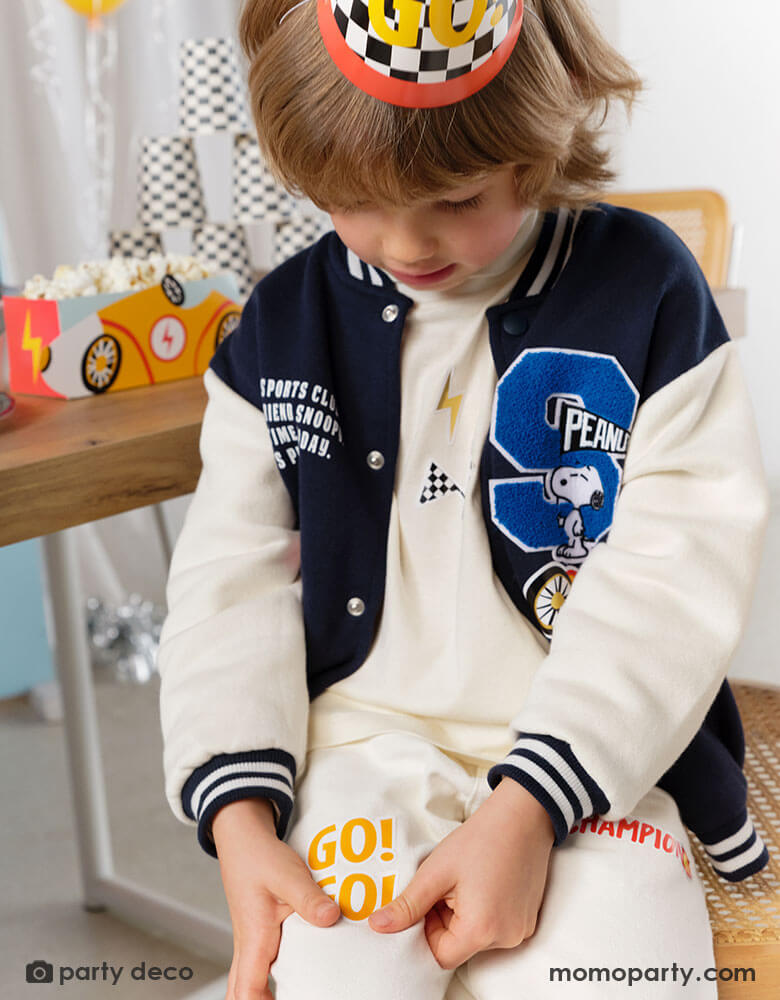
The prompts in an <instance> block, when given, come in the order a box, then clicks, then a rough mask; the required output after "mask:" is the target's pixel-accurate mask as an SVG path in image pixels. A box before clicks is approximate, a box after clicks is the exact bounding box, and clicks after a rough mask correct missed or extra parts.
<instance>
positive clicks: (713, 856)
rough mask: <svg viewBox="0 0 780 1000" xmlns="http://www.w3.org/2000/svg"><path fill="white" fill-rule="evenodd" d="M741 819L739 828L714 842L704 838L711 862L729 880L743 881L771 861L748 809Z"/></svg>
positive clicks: (704, 845)
mask: <svg viewBox="0 0 780 1000" xmlns="http://www.w3.org/2000/svg"><path fill="white" fill-rule="evenodd" d="M738 823H739V826H738V829H737V830H736V832H734V833H732V834H731V835H730V836H726V837H721V838H720V839H719V840H718V841H717V842H715V843H712V844H705V843H704V841H702V846H703V847H704V850H705V851H706V852H707V854H708V855H709V859H710V864H711V865H712V867H713V868H714V869H715V871H716V872H717V873H718V875H720V876H721V877H722V878H725V879H727V880H728V881H729V882H741V881H742V879H745V878H747V877H748V875H755V873H756V872H758V871H761V869H762V868H763V867H764V866H765V865H767V864H769V852H768V851H767V849H766V845H765V844H764V841H763V840H762V839H761V837H759V835H758V832H757V830H756V828H755V827H754V826H753V820H752V819H751V818H750V816H748V814H747V811H745V812H744V813H743V814H742V816H740V818H739V821H738ZM735 825H736V824H735Z"/></svg>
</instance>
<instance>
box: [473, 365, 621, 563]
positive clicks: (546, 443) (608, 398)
mask: <svg viewBox="0 0 780 1000" xmlns="http://www.w3.org/2000/svg"><path fill="white" fill-rule="evenodd" d="M638 400H639V394H638V392H637V390H636V389H635V387H634V386H633V384H632V383H631V381H630V379H629V378H628V376H627V375H626V373H625V372H624V371H623V368H622V367H621V365H620V364H619V363H618V361H617V360H616V359H615V358H613V357H609V356H607V355H603V354H591V353H589V352H586V351H565V350H547V349H541V348H534V349H530V350H527V351H524V352H523V353H522V354H521V355H520V356H519V357H518V358H517V360H516V361H515V362H514V363H513V364H512V366H511V367H510V368H508V369H507V371H506V372H505V374H504V375H503V377H502V378H501V380H500V381H499V383H498V387H497V389H496V396H495V400H494V404H493V418H492V422H491V428H490V440H491V442H492V444H493V445H494V446H495V447H496V448H497V449H498V451H499V452H501V454H502V455H503V456H504V457H505V458H506V459H507V460H508V461H509V462H511V464H512V465H513V466H514V467H515V468H516V469H517V473H518V474H517V476H515V477H514V478H512V479H494V480H491V482H490V504H491V518H492V520H493V523H494V524H495V525H496V526H497V527H498V528H499V529H500V530H501V531H502V532H503V533H504V534H505V535H507V536H508V537H509V538H510V539H511V540H512V541H513V542H514V543H515V544H516V545H518V546H519V547H520V548H521V549H522V550H523V551H524V552H545V551H549V553H550V556H551V558H552V559H553V560H554V562H555V563H556V564H557V565H559V566H562V567H564V568H565V569H567V570H576V568H577V567H579V566H580V565H581V564H582V562H583V561H584V560H585V558H587V556H588V554H589V552H590V551H591V550H592V549H593V547H594V546H595V545H597V544H598V542H599V541H601V540H602V539H603V538H604V537H605V536H606V534H607V532H608V531H609V527H610V525H611V523H612V516H613V512H614V509H615V501H616V500H617V495H618V490H619V487H620V480H621V476H622V471H623V463H624V460H625V457H626V451H627V449H628V441H629V438H630V435H631V428H632V426H633V422H634V417H635V415H636V408H637V404H638Z"/></svg>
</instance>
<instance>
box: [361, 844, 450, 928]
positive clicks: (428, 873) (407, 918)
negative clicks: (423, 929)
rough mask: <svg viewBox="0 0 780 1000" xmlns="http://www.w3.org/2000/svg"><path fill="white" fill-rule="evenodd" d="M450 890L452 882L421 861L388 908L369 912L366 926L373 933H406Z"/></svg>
mask: <svg viewBox="0 0 780 1000" xmlns="http://www.w3.org/2000/svg"><path fill="white" fill-rule="evenodd" d="M451 888H452V879H451V878H448V877H447V876H446V874H445V873H444V872H443V871H441V870H439V869H438V868H437V867H436V866H435V865H428V866H427V867H426V862H425V861H424V862H423V863H422V864H421V865H420V867H419V868H418V869H417V872H416V874H415V875H414V877H413V878H412V880H411V882H410V883H409V885H407V887H406V888H405V889H404V891H403V892H402V893H401V894H400V895H399V896H396V898H395V899H394V900H393V901H392V903H388V904H387V906H383V907H382V909H381V910H377V911H376V913H372V914H371V916H370V917H369V918H368V922H369V926H371V927H372V928H373V929H374V930H375V931H382V932H395V931H403V930H406V928H407V927H412V926H413V925H414V924H416V923H418V921H420V920H422V919H423V917H424V916H425V914H426V913H427V912H428V911H429V910H430V909H431V907H433V906H434V905H435V904H436V903H438V901H439V900H440V899H441V898H442V897H443V896H444V895H445V894H446V893H447V892H449V890H450V889H451Z"/></svg>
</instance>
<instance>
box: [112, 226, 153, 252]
mask: <svg viewBox="0 0 780 1000" xmlns="http://www.w3.org/2000/svg"><path fill="white" fill-rule="evenodd" d="M162 252H163V245H162V238H161V236H160V234H159V233H154V232H151V231H149V230H146V229H115V230H114V231H113V232H112V233H111V234H110V237H109V256H110V257H137V258H139V259H141V260H146V258H147V257H148V256H149V255H150V254H153V253H162Z"/></svg>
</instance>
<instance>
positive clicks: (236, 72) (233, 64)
mask: <svg viewBox="0 0 780 1000" xmlns="http://www.w3.org/2000/svg"><path fill="white" fill-rule="evenodd" d="M242 80H243V73H242V72H241V69H240V67H239V64H238V59H237V58H236V47H235V45H234V44H233V40H232V38H203V39H200V40H194V39H190V40H188V41H184V42H182V43H181V46H180V48H179V125H180V128H181V130H182V131H183V132H187V133H188V134H190V135H208V134H210V133H213V132H232V133H234V134H235V133H240V134H246V133H247V132H249V131H250V126H249V114H248V112H247V102H246V96H245V92H244V88H243V84H242Z"/></svg>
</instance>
